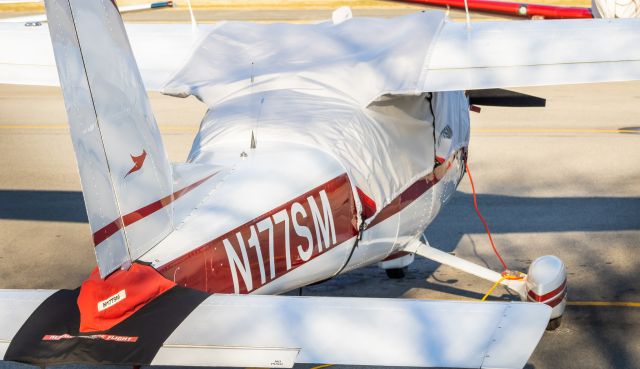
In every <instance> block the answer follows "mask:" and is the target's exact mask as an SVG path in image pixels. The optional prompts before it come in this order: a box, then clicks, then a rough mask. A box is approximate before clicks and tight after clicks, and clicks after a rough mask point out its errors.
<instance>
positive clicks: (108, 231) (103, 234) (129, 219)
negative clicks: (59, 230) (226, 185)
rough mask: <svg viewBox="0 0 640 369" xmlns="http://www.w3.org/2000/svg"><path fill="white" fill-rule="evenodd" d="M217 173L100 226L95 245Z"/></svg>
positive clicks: (96, 233) (94, 238)
mask: <svg viewBox="0 0 640 369" xmlns="http://www.w3.org/2000/svg"><path fill="white" fill-rule="evenodd" d="M216 174H217V172H216V173H213V174H211V175H209V176H207V177H205V178H203V179H201V180H199V181H198V182H195V183H193V184H191V185H189V186H187V187H185V188H183V189H181V190H178V191H176V192H174V193H172V194H171V195H169V196H165V197H163V198H161V199H160V200H158V201H154V202H152V203H151V204H149V205H147V206H144V207H142V208H140V209H138V210H136V211H134V212H131V213H129V214H127V215H125V216H123V217H121V218H118V219H116V220H114V221H113V222H111V223H109V224H107V225H106V226H104V227H102V228H100V229H99V230H97V231H96V232H95V233H94V234H93V244H94V245H95V246H98V245H99V244H100V243H102V241H104V240H106V239H107V238H109V237H111V236H112V235H113V234H114V233H116V232H118V230H120V229H122V228H124V227H126V226H128V225H131V224H133V223H135V222H137V221H139V220H141V219H144V218H145V217H148V216H149V215H151V214H153V213H155V212H156V211H158V210H160V209H162V208H164V207H165V206H167V205H169V204H171V203H172V202H173V201H175V200H177V199H179V198H180V197H181V196H182V195H184V194H186V193H188V192H189V191H191V190H193V189H194V188H196V187H198V186H200V185H201V184H202V183H204V181H206V180H207V179H209V178H211V177H213V176H214V175H216Z"/></svg>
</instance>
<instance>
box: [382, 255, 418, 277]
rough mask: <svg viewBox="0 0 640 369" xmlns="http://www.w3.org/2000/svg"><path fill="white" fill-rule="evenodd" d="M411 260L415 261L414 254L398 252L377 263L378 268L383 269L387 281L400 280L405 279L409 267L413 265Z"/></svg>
mask: <svg viewBox="0 0 640 369" xmlns="http://www.w3.org/2000/svg"><path fill="white" fill-rule="evenodd" d="M413 260H415V254H413V253H408V252H398V253H395V254H391V255H389V256H388V257H387V258H386V259H384V260H383V261H381V262H379V263H378V267H380V268H381V269H384V271H385V273H387V277H389V279H402V278H404V277H406V275H407V270H408V268H409V265H410V264H411V263H413Z"/></svg>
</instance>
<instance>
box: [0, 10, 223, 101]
mask: <svg viewBox="0 0 640 369" xmlns="http://www.w3.org/2000/svg"><path fill="white" fill-rule="evenodd" d="M210 28H211V26H210V25H200V26H199V30H200V32H206V31H207V30H209V29H210ZM126 29H127V34H128V35H129V40H130V41H131V46H132V49H133V52H134V55H135V58H136V61H137V63H138V66H139V67H140V72H141V74H142V79H143V81H144V84H145V86H146V89H147V90H151V91H157V90H159V89H160V88H161V87H162V85H163V84H164V83H165V82H166V81H167V80H168V79H169V78H170V77H171V76H172V74H173V73H175V71H177V70H178V69H179V68H180V66H182V65H183V64H184V61H185V60H186V58H187V57H188V56H189V55H190V53H191V51H192V49H193V47H194V45H195V43H196V41H197V38H198V37H199V35H198V34H196V35H194V34H193V32H192V29H191V25H188V24H163V25H159V24H128V25H126ZM0 50H2V52H0V83H3V84H16V85H34V86H59V85H60V82H59V79H58V72H57V70H56V64H55V59H54V57H53V49H52V47H51V37H49V28H48V27H47V26H46V25H41V26H32V27H25V25H24V24H23V23H0Z"/></svg>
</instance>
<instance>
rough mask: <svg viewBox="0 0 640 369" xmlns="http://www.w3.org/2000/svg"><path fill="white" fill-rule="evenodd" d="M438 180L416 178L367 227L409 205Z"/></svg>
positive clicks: (434, 178) (380, 221)
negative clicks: (416, 179)
mask: <svg viewBox="0 0 640 369" xmlns="http://www.w3.org/2000/svg"><path fill="white" fill-rule="evenodd" d="M447 170H448V168H447ZM439 181H440V180H439V179H438V178H436V177H435V176H434V177H433V179H428V177H425V178H423V179H420V180H418V181H417V182H415V183H414V184H412V185H411V186H409V187H408V188H407V189H406V190H404V192H402V193H401V194H400V196H398V197H396V198H395V199H394V200H393V201H391V203H390V204H389V205H387V206H385V207H384V208H383V209H382V210H381V211H380V213H378V215H376V217H375V218H373V221H372V222H371V223H369V226H368V227H367V228H371V227H373V226H375V225H376V224H379V223H382V222H383V221H385V220H387V219H388V218H390V217H392V216H394V215H396V214H398V213H399V212H400V211H402V209H404V208H406V207H407V206H409V205H410V204H411V203H412V202H414V201H415V200H416V199H417V198H418V197H420V196H422V195H424V194H425V193H426V192H427V191H429V190H430V189H431V188H432V187H433V186H435V185H436V184H437V183H438V182H439Z"/></svg>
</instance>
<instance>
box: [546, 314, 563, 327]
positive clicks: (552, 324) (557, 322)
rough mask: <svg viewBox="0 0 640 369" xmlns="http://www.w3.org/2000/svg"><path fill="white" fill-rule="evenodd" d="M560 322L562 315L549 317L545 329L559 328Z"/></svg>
mask: <svg viewBox="0 0 640 369" xmlns="http://www.w3.org/2000/svg"><path fill="white" fill-rule="evenodd" d="M561 324H562V316H559V317H557V318H555V319H551V320H549V323H548V324H547V330H548V331H555V330H556V329H558V328H560V325H561Z"/></svg>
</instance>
